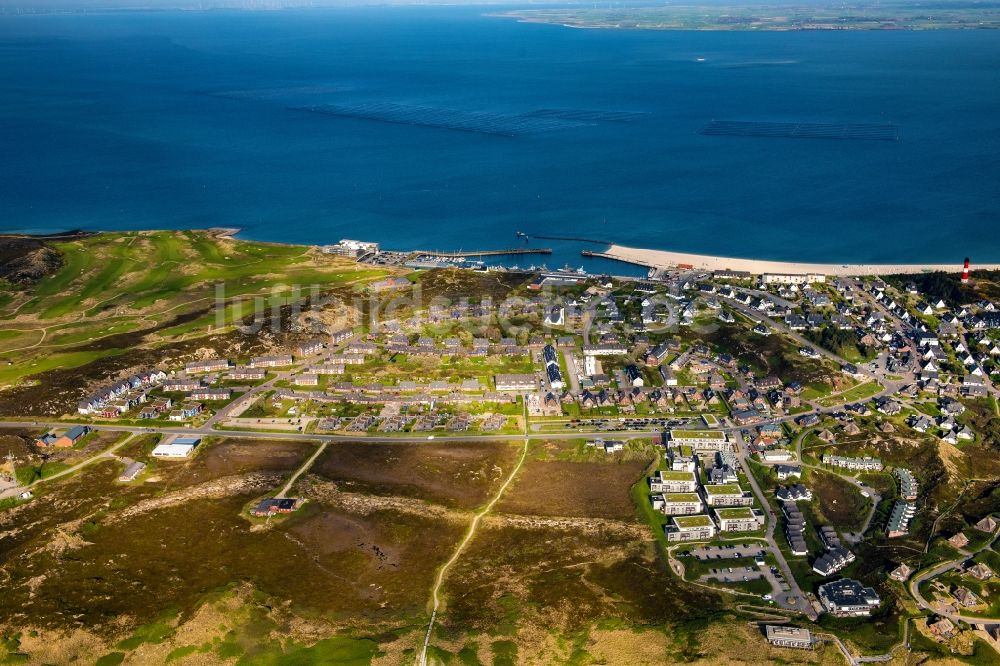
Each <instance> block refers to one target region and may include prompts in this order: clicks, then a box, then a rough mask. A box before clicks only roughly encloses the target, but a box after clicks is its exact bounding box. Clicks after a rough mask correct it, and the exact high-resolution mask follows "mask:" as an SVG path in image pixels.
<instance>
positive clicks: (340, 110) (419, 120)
mask: <svg viewBox="0 0 1000 666" xmlns="http://www.w3.org/2000/svg"><path fill="white" fill-rule="evenodd" d="M289 108H291V109H294V110H296V111H308V112H310V113H322V114H326V115H331V116H341V117H345V118H363V119H365V120H376V121H379V122H384V123H395V124H399V125H418V126H422V127H438V128H443V129H450V130H458V131H461V132H474V133H476V134H493V135H498V136H512V137H513V136H525V135H530V134H540V133H543V132H554V131H558V130H564V129H570V128H574V127H586V126H588V125H593V124H594V123H592V122H584V121H582V120H570V119H565V118H556V117H537V118H536V117H531V116H526V115H505V114H498V113H483V112H481V111H460V110H456V109H443V108H438V107H429V106H409V105H406V104H395V103H392V102H372V103H367V104H350V105H347V104H317V105H311V106H293V107H289Z"/></svg>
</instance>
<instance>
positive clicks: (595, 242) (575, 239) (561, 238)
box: [517, 231, 614, 245]
mask: <svg viewBox="0 0 1000 666" xmlns="http://www.w3.org/2000/svg"><path fill="white" fill-rule="evenodd" d="M517 235H518V237H519V238H525V239H527V238H537V239H539V240H559V241H573V242H575V243H590V244H592V245H614V243H612V242H611V241H607V240H600V239H599V238H581V237H579V236H539V235H536V234H526V233H523V232H521V231H518V232H517Z"/></svg>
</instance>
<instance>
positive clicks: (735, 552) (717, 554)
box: [690, 543, 765, 560]
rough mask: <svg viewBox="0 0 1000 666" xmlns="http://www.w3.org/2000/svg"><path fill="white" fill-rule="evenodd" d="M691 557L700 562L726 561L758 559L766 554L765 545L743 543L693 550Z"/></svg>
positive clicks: (702, 547)
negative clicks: (748, 558) (747, 558)
mask: <svg viewBox="0 0 1000 666" xmlns="http://www.w3.org/2000/svg"><path fill="white" fill-rule="evenodd" d="M690 552H691V557H694V558H695V559H699V560H726V559H736V558H740V557H757V556H758V555H763V554H764V552H765V551H764V546H763V544H755V543H743V544H732V545H728V546H701V547H700V548H692V549H691V551H690Z"/></svg>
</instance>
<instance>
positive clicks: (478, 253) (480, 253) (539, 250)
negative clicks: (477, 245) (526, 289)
mask: <svg viewBox="0 0 1000 666" xmlns="http://www.w3.org/2000/svg"><path fill="white" fill-rule="evenodd" d="M414 254H416V255H421V256H426V257H446V258H449V259H457V258H460V257H496V256H501V255H505V254H552V248H550V247H510V248H506V249H502V250H469V251H468V252H465V251H462V252H427V251H420V252H415V253H414Z"/></svg>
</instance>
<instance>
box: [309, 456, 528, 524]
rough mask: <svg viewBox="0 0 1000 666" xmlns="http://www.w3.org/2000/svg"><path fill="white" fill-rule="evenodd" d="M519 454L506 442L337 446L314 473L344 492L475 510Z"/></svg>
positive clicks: (318, 464)
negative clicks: (405, 498)
mask: <svg viewBox="0 0 1000 666" xmlns="http://www.w3.org/2000/svg"><path fill="white" fill-rule="evenodd" d="M517 453H518V451H517V448H516V447H515V446H514V445H511V444H506V443H503V442H480V443H475V444H472V443H462V442H455V443H452V442H448V443H441V442H428V443H426V444H409V443H399V444H375V443H365V442H358V443H352V442H348V443H336V444H332V445H331V446H329V447H327V449H326V451H325V452H324V453H323V455H322V456H320V458H319V460H317V461H316V464H315V465H314V466H313V468H312V472H313V473H314V474H316V475H318V476H322V477H324V478H326V479H328V480H330V481H333V482H334V483H336V484H337V486H338V487H339V488H341V489H343V490H345V491H350V492H361V493H366V494H373V495H386V496H403V497H411V498H415V499H421V500H426V501H430V502H435V503H438V504H442V505H444V506H448V507H454V508H459V509H473V508H475V507H477V506H479V505H481V504H483V503H485V502H486V500H487V499H488V497H489V496H490V493H491V491H494V490H495V489H496V488H497V487H498V486H499V485H500V484H501V483H502V482H503V479H504V478H505V477H506V476H507V474H509V473H510V469H511V467H513V466H514V464H516V461H517Z"/></svg>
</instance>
